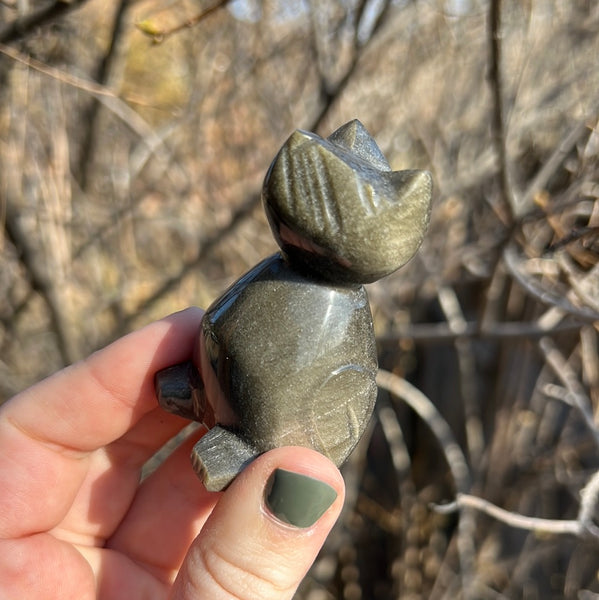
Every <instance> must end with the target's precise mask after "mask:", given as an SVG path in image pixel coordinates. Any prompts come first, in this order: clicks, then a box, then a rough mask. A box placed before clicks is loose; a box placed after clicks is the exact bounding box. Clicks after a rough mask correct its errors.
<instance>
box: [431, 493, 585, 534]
mask: <svg viewBox="0 0 599 600" xmlns="http://www.w3.org/2000/svg"><path fill="white" fill-rule="evenodd" d="M433 508H434V510H435V511H436V512H438V513H441V514H450V513H452V512H456V511H458V510H460V509H463V508H474V509H476V510H478V511H480V512H483V513H485V514H486V515H489V516H490V517H493V518H494V519H497V520H498V521H501V522H502V523H505V524H506V525H509V526H510V527H516V528H517V529H527V530H528V531H539V532H543V533H555V534H570V535H580V534H581V532H582V527H581V524H580V522H579V521H578V520H577V519H570V520H562V519H541V518H538V517H527V516H525V515H520V514H517V513H514V512H511V511H509V510H505V509H504V508H500V507H499V506H497V505H495V504H493V503H492V502H489V501H488V500H485V499H484V498H478V497H477V496H471V495H469V494H458V496H457V497H456V499H455V500H454V501H453V502H450V503H449V504H441V505H433Z"/></svg>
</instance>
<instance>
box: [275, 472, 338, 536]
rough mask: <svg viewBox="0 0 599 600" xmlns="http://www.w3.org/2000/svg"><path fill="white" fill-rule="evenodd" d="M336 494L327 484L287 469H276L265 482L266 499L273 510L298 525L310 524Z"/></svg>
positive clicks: (330, 502) (283, 518) (325, 508)
mask: <svg viewBox="0 0 599 600" xmlns="http://www.w3.org/2000/svg"><path fill="white" fill-rule="evenodd" d="M335 498H337V492H336V491H335V490H334V489H333V488H332V487H331V486H330V485H328V484H326V483H323V482H322V481H319V480H318V479H314V478H313V477H308V476H307V475H300V474H299V473H293V472H291V471H285V470H284V469H277V470H276V471H274V473H273V474H272V475H271V476H270V479H269V480H268V484H267V485H266V492H265V500H266V505H267V507H268V508H269V510H270V512H272V514H273V515H274V516H275V517H277V518H278V519H280V520H281V521H284V522H285V523H289V524H290V525H295V527H310V526H311V525H314V523H316V521H318V519H320V517H321V516H322V515H323V514H324V513H325V512H326V510H327V508H329V506H331V504H333V502H334V501H335Z"/></svg>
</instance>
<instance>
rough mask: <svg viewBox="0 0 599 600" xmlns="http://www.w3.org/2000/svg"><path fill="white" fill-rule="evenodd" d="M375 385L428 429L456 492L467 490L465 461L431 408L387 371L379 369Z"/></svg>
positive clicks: (408, 384)
mask: <svg viewBox="0 0 599 600" xmlns="http://www.w3.org/2000/svg"><path fill="white" fill-rule="evenodd" d="M376 382H377V384H378V386H379V387H381V388H383V389H384V390H387V391H388V392H390V393H391V394H392V395H393V396H396V397H397V398H400V399H401V400H403V401H404V402H405V403H406V404H407V405H408V406H409V407H410V408H411V409H412V410H413V411H414V412H415V413H416V414H417V415H418V416H419V417H420V418H421V419H422V420H423V421H424V422H425V423H426V424H427V425H428V426H429V427H430V429H431V431H432V432H433V434H434V435H435V437H436V438H437V441H438V442H439V444H440V446H441V450H442V451H443V454H444V455H445V459H446V461H447V465H448V467H449V470H450V471H451V474H452V476H453V479H454V482H455V485H456V488H457V489H458V490H467V489H469V487H470V469H469V468H468V462H467V461H466V457H465V456H464V453H463V452H462V449H461V448H460V445H459V444H458V443H457V442H456V440H455V438H454V436H453V433H452V431H451V429H450V427H449V425H448V424H447V422H446V421H445V419H444V418H443V417H442V415H441V413H439V411H438V410H437V408H436V407H435V405H434V404H433V403H432V402H431V401H430V400H429V399H428V398H427V397H426V396H425V395H424V394H423V393H422V392H421V391H420V390H419V389H417V388H415V387H414V386H413V385H412V384H411V383H408V382H407V381H406V380H405V379H402V378H401V377H398V376H397V375H394V374H393V373H390V372H389V371H385V370H383V369H379V371H378V374H377V377H376Z"/></svg>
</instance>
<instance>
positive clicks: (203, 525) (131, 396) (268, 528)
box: [0, 309, 344, 600]
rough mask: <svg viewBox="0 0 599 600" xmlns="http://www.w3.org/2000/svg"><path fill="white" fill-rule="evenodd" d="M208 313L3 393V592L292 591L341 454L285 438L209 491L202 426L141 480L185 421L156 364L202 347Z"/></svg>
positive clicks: (338, 494) (324, 530) (273, 595)
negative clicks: (193, 461) (164, 391)
mask: <svg viewBox="0 0 599 600" xmlns="http://www.w3.org/2000/svg"><path fill="white" fill-rule="evenodd" d="M201 317H202V312H201V311H200V310H198V309H188V310H186V311H183V312H181V313H177V314H175V315H172V316H170V317H168V318H166V319H164V320H162V321H159V322H156V323H153V324H151V325H149V326H147V327H145V328H144V329H142V330H140V331H137V332H135V333H132V334H130V335H128V336H126V337H124V338H122V339H120V340H118V341H117V342H115V343H114V344H112V345H110V346H109V347H107V348H105V349H104V350H101V351H99V352H97V353H95V354H93V355H92V356H90V357H89V358H88V359H86V360H84V361H82V362H80V363H78V364H75V365H73V366H72V367H68V368H66V369H64V370H62V371H60V372H58V373H56V374H55V375H53V376H52V377H50V378H48V379H46V380H45V381H42V382H41V383H39V384H37V385H35V386H34V387H32V388H30V389H28V390H26V391H25V392H23V393H21V394H19V395H18V396H16V397H14V398H13V399H11V400H9V401H8V402H6V403H5V404H4V405H3V406H2V407H0V507H1V509H0V598H9V599H13V598H15V599H16V598H19V599H20V600H24V599H27V598H36V599H38V600H39V599H50V598H57V599H58V598H60V599H61V600H67V599H71V598H72V599H76V600H86V599H89V598H101V599H109V600H120V599H123V600H125V599H126V600H135V599H138V598H151V599H155V598H156V599H160V598H167V597H171V598H177V599H185V600H191V599H204V598H205V599H210V600H219V599H225V598H226V599H229V600H230V599H233V598H238V599H250V598H252V599H258V598H259V599H261V600H267V599H277V600H279V599H284V598H291V597H292V596H293V593H294V591H295V589H296V587H297V586H298V584H299V582H300V581H301V579H302V577H303V576H304V574H305V573H306V571H307V570H308V568H309V567H310V565H311V563H312V562H313V560H314V558H315V557H316V554H317V553H318V551H319V549H320V547H321V546H322V544H323V542H324V540H325V538H326V536H327V534H328V532H329V530H330V529H331V527H332V526H333V524H334V522H335V520H336V518H337V517H338V515H339V512H340V510H341V506H342V504H343V494H344V492H343V480H342V478H341V476H340V474H339V471H338V470H337V469H336V467H335V466H334V465H333V464H332V463H331V462H330V461H329V460H328V459H326V458H325V457H323V456H321V455H320V454H318V453H316V452H314V451H312V450H308V449H306V448H278V449H275V450H271V451H270V452H268V453H266V454H264V455H262V456H261V457H259V458H258V459H256V460H255V461H254V462H253V463H251V464H250V465H249V466H248V467H247V468H246V469H245V470H244V471H243V472H242V473H241V475H239V476H238V477H237V479H236V480H235V481H234V482H233V483H232V484H231V486H230V487H229V488H228V489H227V490H226V491H225V492H223V493H209V492H206V490H205V489H204V487H203V486H202V484H201V482H200V481H199V480H198V479H197V477H196V475H195V474H194V472H193V470H192V468H191V466H190V463H189V453H190V450H191V447H192V446H193V444H194V443H195V441H197V440H196V439H189V440H187V441H186V442H184V443H183V445H182V446H181V447H180V448H178V449H177V450H176V451H175V452H174V453H173V454H172V455H171V456H170V457H169V458H168V459H167V460H166V461H165V462H164V463H163V464H162V465H161V466H160V467H159V468H158V469H157V470H156V471H155V472H154V473H152V474H151V475H150V476H149V477H147V478H146V479H145V480H144V481H143V482H141V483H140V472H141V468H142V466H143V464H144V463H145V462H146V461H147V460H148V459H149V458H150V457H151V456H152V455H153V454H154V453H155V452H156V451H157V450H158V449H159V448H160V447H161V446H162V445H163V444H164V443H165V442H166V441H167V440H168V439H170V438H171V437H172V436H173V435H175V434H176V433H177V432H178V431H179V430H180V429H181V428H182V427H184V426H185V424H186V421H184V420H183V419H181V418H180V417H177V416H175V415H170V414H167V413H165V412H164V411H162V410H161V409H160V408H158V406H157V403H156V399H155V395H154V388H153V377H154V373H155V372H156V371H158V370H159V369H161V368H164V367H166V366H169V365H171V364H175V363H178V362H181V361H183V360H185V359H186V358H187V357H188V356H190V355H191V352H192V348H193V343H194V338H195V335H196V332H197V329H198V325H199V322H200V319H201ZM199 435H201V433H198V434H197V435H196V436H195V437H196V438H197V437H199ZM273 474H276V475H273ZM305 475H307V476H309V477H305ZM276 515H278V516H276ZM285 521H287V522H285Z"/></svg>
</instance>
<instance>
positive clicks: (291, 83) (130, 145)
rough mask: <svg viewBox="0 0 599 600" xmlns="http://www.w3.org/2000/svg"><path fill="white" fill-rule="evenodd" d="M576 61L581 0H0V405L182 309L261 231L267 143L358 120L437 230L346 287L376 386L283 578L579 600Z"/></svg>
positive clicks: (581, 346)
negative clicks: (430, 181) (319, 526)
mask: <svg viewBox="0 0 599 600" xmlns="http://www.w3.org/2000/svg"><path fill="white" fill-rule="evenodd" d="M598 56H599V4H598V3H597V2H595V0H568V1H562V0H527V1H526V0H524V1H523V0H503V1H502V0H411V1H409V0H393V1H392V0H323V1H319V2H316V0H300V1H297V2H295V1H294V2H292V1H290V0H264V1H263V2H259V1H258V0H231V1H229V2H227V1H222V0H221V1H216V0H213V1H212V2H209V1H208V0H161V1H160V0H137V1H134V0H129V1H127V0H87V1H86V0H70V1H65V0H60V1H52V0H49V1H46V2H41V1H37V0H0V221H1V223H2V233H1V234H0V252H1V263H0V264H1V267H0V401H2V400H5V399H7V398H8V397H10V396H11V395H13V394H14V393H16V392H18V391H19V390H21V389H23V388H24V387H26V386H28V385H30V384H31V383H33V382H35V381H37V380H39V379H40V378H42V377H44V376H45V375H47V374H49V373H51V372H53V371H55V370H57V369H59V368H61V367H62V366H64V365H67V364H69V363H71V362H73V361H75V360H78V359H79V358H81V357H84V356H86V355H87V354H89V353H90V352H91V351H93V350H95V349H97V348H100V347H102V346H104V345H105V344H106V343H108V342H110V341H111V340H113V339H115V338H117V337H119V336H121V335H123V334H124V333H126V332H127V331H130V330H131V329H133V328H136V327H139V326H142V325H144V324H146V323H148V322H150V321H152V320H154V319H156V318H159V317H162V316H164V315H166V314H168V313H170V312H172V311H175V310H178V309H181V308H184V307H186V306H189V305H191V304H194V305H198V306H202V307H206V306H207V305H208V304H209V303H210V302H211V301H212V300H213V299H215V298H216V297H217V296H218V295H219V294H220V293H221V292H222V291H223V290H224V289H225V288H226V287H227V286H228V285H229V284H230V283H232V282H233V281H234V280H235V279H237V278H238V277H239V276H240V275H241V274H243V273H244V272H245V271H247V270H248V269H250V268H251V267H252V266H254V265H255V264H256V263H257V262H258V261H259V260H260V259H261V258H263V257H265V256H267V255H269V254H270V253H272V252H274V251H275V250H276V246H275V243H274V241H273V239H272V236H271V235H270V231H269V229H268V226H267V224H266V220H265V217H264V215H263V212H262V208H261V205H260V186H261V182H262V179H263V177H264V174H265V171H266V169H267V167H268V165H269V164H270V162H271V160H272V158H273V157H274V155H275V153H276V152H277V150H278V149H279V147H280V146H281V144H282V143H283V142H284V141H285V139H286V138H287V137H288V135H289V134H290V133H291V132H292V131H293V130H294V129H296V128H301V129H307V130H311V131H316V132H318V133H319V134H321V135H323V136H326V135H329V134H330V133H331V132H332V131H333V130H334V129H336V128H337V127H338V126H339V125H341V124H343V123H344V122H346V121H348V120H350V119H353V118H358V119H360V120H361V121H362V122H363V123H364V125H365V126H366V128H367V129H368V130H369V131H370V133H371V134H372V135H373V136H374V137H375V139H376V140H377V142H378V144H379V146H380V147H381V149H382V150H383V152H384V153H385V155H386V156H387V158H388V160H389V162H390V164H391V166H392V168H393V169H395V170H397V169H403V168H424V169H428V170H430V171H431V172H432V174H433V178H434V182H435V192H434V201H433V211H432V222H431V226H430V229H429V232H428V235H427V237H426V240H425V242H424V245H423V247H422V248H421V250H420V252H419V253H418V255H417V256H416V257H415V258H414V259H413V260H412V261H411V262H410V263H409V264H408V265H407V266H406V267H404V268H403V269H402V270H400V271H399V272H397V273H396V274H394V275H392V276H390V277H388V278H386V279H385V280H384V281H381V282H378V283H376V284H373V285H371V286H368V292H369V295H370V298H371V304H372V310H373V315H374V319H375V329H376V333H377V342H378V349H379V362H380V366H381V368H382V369H384V370H385V371H384V372H382V373H381V377H380V382H379V383H380V387H381V393H380V397H379V401H378V403H377V409H376V413H375V416H374V418H373V420H372V423H371V426H370V428H369V429H368V431H367V433H366V435H365V436H364V438H363V440H362V442H361V444H360V446H359V448H358V449H357V451H356V452H355V453H354V454H353V455H352V457H351V459H350V461H349V463H348V464H347V465H346V466H345V467H344V475H345V478H346V482H347V485H348V499H347V503H346V507H345V511H344V514H343V516H342V518H341V520H340V522H339V523H338V525H337V526H336V528H335V530H334V531H333V533H332V534H331V536H330V537H329V540H328V542H327V545H326V547H325V548H324V550H323V552H322V553H321V555H320V557H319V558H318V560H317V561H316V563H315V565H314V567H313V569H312V570H311V571H310V573H309V574H308V576H307V577H306V579H305V581H304V583H303V584H302V586H301V588H300V590H299V591H298V594H297V598H298V599H305V600H330V599H337V598H339V599H346V600H359V599H391V598H402V599H411V600H414V599H417V598H481V599H483V598H510V599H511V598H531V599H532V598H539V599H547V598H573V599H574V598H575V599H581V600H589V599H592V598H599V578H598V577H599V572H598V569H599V552H598V550H599V542H598V540H599V536H598V535H597V531H598V530H597V529H596V528H595V522H594V519H595V517H596V516H597V515H595V512H596V504H597V488H599V484H598V481H597V480H598V478H597V476H595V473H596V472H597V471H598V470H599V454H598V446H599V427H598V426H597V417H598V415H597V413H598V412H599V360H598V349H597V348H598V340H597V334H598V329H597V326H598V323H599V267H598V266H597V257H598V253H599V236H598V231H599V229H598V227H599V202H598V200H597V199H598V198H599V180H598V178H597V175H598V172H599V161H598V158H599V154H598V153H599V134H598V132H597V129H596V126H597V119H598V118H599V93H598V91H599V63H598V62H597V57H598ZM585 486H586V487H585ZM581 492H582V494H581ZM456 499H457V504H455V505H453V506H450V510H445V511H441V510H440V509H439V506H440V505H445V504H446V503H451V502H453V501H455V500H456ZM489 503H492V504H489ZM493 506H497V507H500V508H501V509H503V510H504V511H505V512H501V513H495V514H489V513H492V511H493ZM530 517H538V518H544V519H548V521H547V522H535V521H531V520H530Z"/></svg>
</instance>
